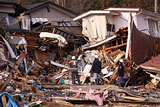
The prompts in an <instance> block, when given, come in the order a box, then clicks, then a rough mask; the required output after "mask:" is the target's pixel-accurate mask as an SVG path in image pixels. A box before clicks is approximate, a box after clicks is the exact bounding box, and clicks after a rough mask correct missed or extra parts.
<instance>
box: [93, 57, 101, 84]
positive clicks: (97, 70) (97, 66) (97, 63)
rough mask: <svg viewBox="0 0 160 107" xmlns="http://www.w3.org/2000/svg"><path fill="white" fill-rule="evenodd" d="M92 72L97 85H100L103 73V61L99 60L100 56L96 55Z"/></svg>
mask: <svg viewBox="0 0 160 107" xmlns="http://www.w3.org/2000/svg"><path fill="white" fill-rule="evenodd" d="M92 72H93V76H94V79H95V84H96V85H99V84H100V73H101V61H100V60H99V59H98V55H95V59H94V61H93V64H92Z"/></svg>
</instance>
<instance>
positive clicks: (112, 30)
mask: <svg viewBox="0 0 160 107" xmlns="http://www.w3.org/2000/svg"><path fill="white" fill-rule="evenodd" d="M107 31H110V32H115V25H114V24H110V23H107Z"/></svg>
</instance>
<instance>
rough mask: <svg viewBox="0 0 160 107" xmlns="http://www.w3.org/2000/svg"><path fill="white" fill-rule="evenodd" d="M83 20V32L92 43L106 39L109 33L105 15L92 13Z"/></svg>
mask: <svg viewBox="0 0 160 107" xmlns="http://www.w3.org/2000/svg"><path fill="white" fill-rule="evenodd" d="M82 21H83V31H82V33H83V34H84V35H85V36H87V37H88V38H89V41H90V42H91V43H92V44H93V43H95V42H98V41H102V40H104V39H105V37H106V35H107V30H106V17H105V15H92V16H90V17H87V18H83V20H82Z"/></svg>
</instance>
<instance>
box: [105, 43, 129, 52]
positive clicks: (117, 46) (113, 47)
mask: <svg viewBox="0 0 160 107" xmlns="http://www.w3.org/2000/svg"><path fill="white" fill-rule="evenodd" d="M125 45H127V43H123V44H120V45H116V46H112V47H109V48H106V49H105V51H108V50H110V49H115V48H119V47H122V46H125Z"/></svg>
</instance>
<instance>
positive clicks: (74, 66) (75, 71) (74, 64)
mask: <svg viewBox="0 0 160 107" xmlns="http://www.w3.org/2000/svg"><path fill="white" fill-rule="evenodd" d="M69 64H70V68H71V72H72V84H74V85H75V84H76V79H77V81H78V84H79V85H80V80H79V76H78V66H77V61H76V57H75V56H72V60H71V61H70V62H69ZM75 77H76V79H75Z"/></svg>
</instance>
